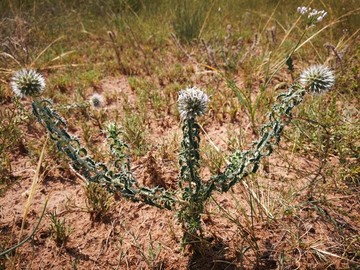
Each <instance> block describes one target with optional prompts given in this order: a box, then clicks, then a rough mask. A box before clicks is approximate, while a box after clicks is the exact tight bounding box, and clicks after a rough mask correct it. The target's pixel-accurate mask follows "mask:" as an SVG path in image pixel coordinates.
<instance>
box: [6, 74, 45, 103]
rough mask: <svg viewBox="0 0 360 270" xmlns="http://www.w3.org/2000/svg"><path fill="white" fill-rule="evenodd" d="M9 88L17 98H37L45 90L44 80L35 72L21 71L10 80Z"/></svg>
mask: <svg viewBox="0 0 360 270" xmlns="http://www.w3.org/2000/svg"><path fill="white" fill-rule="evenodd" d="M10 86H11V89H12V90H13V92H14V93H15V95H17V96H19V97H24V96H39V95H41V94H42V92H44V90H45V80H44V77H43V76H42V75H41V74H40V73H37V72H36V71H35V70H32V69H22V70H20V71H18V72H16V73H15V74H14V76H13V77H12V78H11V82H10Z"/></svg>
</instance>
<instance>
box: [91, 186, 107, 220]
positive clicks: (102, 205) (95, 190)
mask: <svg viewBox="0 0 360 270" xmlns="http://www.w3.org/2000/svg"><path fill="white" fill-rule="evenodd" d="M85 195H86V206H87V209H88V211H89V212H90V215H91V219H92V220H98V219H99V218H101V217H103V216H104V215H105V214H106V213H107V212H108V210H109V207H110V205H111V196H110V194H109V193H108V192H107V191H106V190H105V189H104V188H103V187H101V186H100V185H99V184H97V183H88V184H87V185H86V186H85Z"/></svg>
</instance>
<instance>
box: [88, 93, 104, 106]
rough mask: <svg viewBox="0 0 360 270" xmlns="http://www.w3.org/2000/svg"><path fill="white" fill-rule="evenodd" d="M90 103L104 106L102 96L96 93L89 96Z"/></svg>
mask: <svg viewBox="0 0 360 270" xmlns="http://www.w3.org/2000/svg"><path fill="white" fill-rule="evenodd" d="M90 103H91V105H92V106H94V107H95V108H100V107H102V106H104V97H103V96H102V95H100V94H98V93H94V94H93V95H92V96H91V97H90Z"/></svg>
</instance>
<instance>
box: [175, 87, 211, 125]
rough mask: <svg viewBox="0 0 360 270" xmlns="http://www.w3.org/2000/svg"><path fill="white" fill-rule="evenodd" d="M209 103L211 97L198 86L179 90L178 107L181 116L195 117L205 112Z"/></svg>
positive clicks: (184, 117) (185, 117)
mask: <svg viewBox="0 0 360 270" xmlns="http://www.w3.org/2000/svg"><path fill="white" fill-rule="evenodd" d="M208 103H209V97H208V96H207V95H206V94H205V93H204V92H203V91H201V90H200V89H198V88H196V87H192V88H186V89H185V90H181V91H180V92H179V99H178V108H179V112H180V117H181V118H182V119H183V120H185V119H195V118H196V116H200V115H203V114H205V112H206V109H207V106H208Z"/></svg>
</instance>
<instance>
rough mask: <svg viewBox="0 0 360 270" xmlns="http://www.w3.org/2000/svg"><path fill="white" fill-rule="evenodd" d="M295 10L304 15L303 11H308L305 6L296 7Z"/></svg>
mask: <svg viewBox="0 0 360 270" xmlns="http://www.w3.org/2000/svg"><path fill="white" fill-rule="evenodd" d="M297 12H299V13H300V14H301V15H304V14H305V13H307V12H308V8H307V7H298V8H297Z"/></svg>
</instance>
